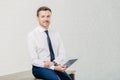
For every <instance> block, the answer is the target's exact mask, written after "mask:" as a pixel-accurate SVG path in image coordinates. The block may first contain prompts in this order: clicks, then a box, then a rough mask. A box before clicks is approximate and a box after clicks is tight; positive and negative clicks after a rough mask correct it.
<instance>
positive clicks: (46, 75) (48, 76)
mask: <svg viewBox="0 0 120 80" xmlns="http://www.w3.org/2000/svg"><path fill="white" fill-rule="evenodd" d="M32 72H33V75H34V76H35V77H36V78H42V79H45V80H60V79H61V80H71V79H70V77H69V76H68V75H67V73H66V72H60V71H54V70H51V69H48V68H42V67H35V66H34V67H33V69H32ZM58 76H59V77H58ZM59 78H60V79H59Z"/></svg>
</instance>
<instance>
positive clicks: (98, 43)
mask: <svg viewBox="0 0 120 80" xmlns="http://www.w3.org/2000/svg"><path fill="white" fill-rule="evenodd" d="M42 5H46V6H48V7H50V8H51V9H52V11H53V15H52V24H51V25H52V26H53V28H55V29H57V30H59V32H60V33H61V36H62V38H63V41H64V45H65V48H66V51H67V53H68V55H67V57H68V58H72V57H74V58H76V57H77V58H79V60H78V61H77V62H76V63H75V64H74V65H73V66H72V67H70V69H75V70H76V80H119V79H120V77H119V74H120V54H119V53H120V31H119V29H120V27H119V26H120V22H119V21H120V1H119V0H55V1H52V0H0V75H6V74H10V73H15V72H20V71H25V70H29V69H30V68H31V66H30V59H29V54H28V52H27V43H26V36H27V34H28V32H30V31H31V30H33V29H34V28H35V27H36V26H37V25H38V24H37V21H36V10H37V8H38V7H39V6H42Z"/></svg>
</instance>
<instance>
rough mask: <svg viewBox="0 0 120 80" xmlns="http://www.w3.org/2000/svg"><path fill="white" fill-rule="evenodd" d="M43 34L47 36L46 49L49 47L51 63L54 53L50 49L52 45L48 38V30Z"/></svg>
mask: <svg viewBox="0 0 120 80" xmlns="http://www.w3.org/2000/svg"><path fill="white" fill-rule="evenodd" d="M45 33H46V35H47V42H48V47H49V51H50V60H51V61H53V60H54V59H55V56H54V51H53V48H52V43H51V40H50V37H49V34H48V30H46V31H45Z"/></svg>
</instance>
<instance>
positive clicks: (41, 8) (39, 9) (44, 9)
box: [37, 6, 52, 16]
mask: <svg viewBox="0 0 120 80" xmlns="http://www.w3.org/2000/svg"><path fill="white" fill-rule="evenodd" d="M47 10H48V11H50V12H52V11H51V9H50V8H48V7H46V6H42V7H40V8H38V10H37V16H39V12H40V11H47Z"/></svg>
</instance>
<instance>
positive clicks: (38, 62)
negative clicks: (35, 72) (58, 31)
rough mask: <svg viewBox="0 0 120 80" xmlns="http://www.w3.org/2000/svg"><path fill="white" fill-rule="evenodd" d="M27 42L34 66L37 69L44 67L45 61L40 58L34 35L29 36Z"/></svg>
mask: <svg viewBox="0 0 120 80" xmlns="http://www.w3.org/2000/svg"><path fill="white" fill-rule="evenodd" d="M27 41H28V50H29V53H30V58H31V63H32V65H34V66H37V67H44V63H43V61H42V60H40V59H39V58H38V55H37V52H36V51H37V48H36V43H35V40H34V37H33V36H32V35H28V38H27Z"/></svg>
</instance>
